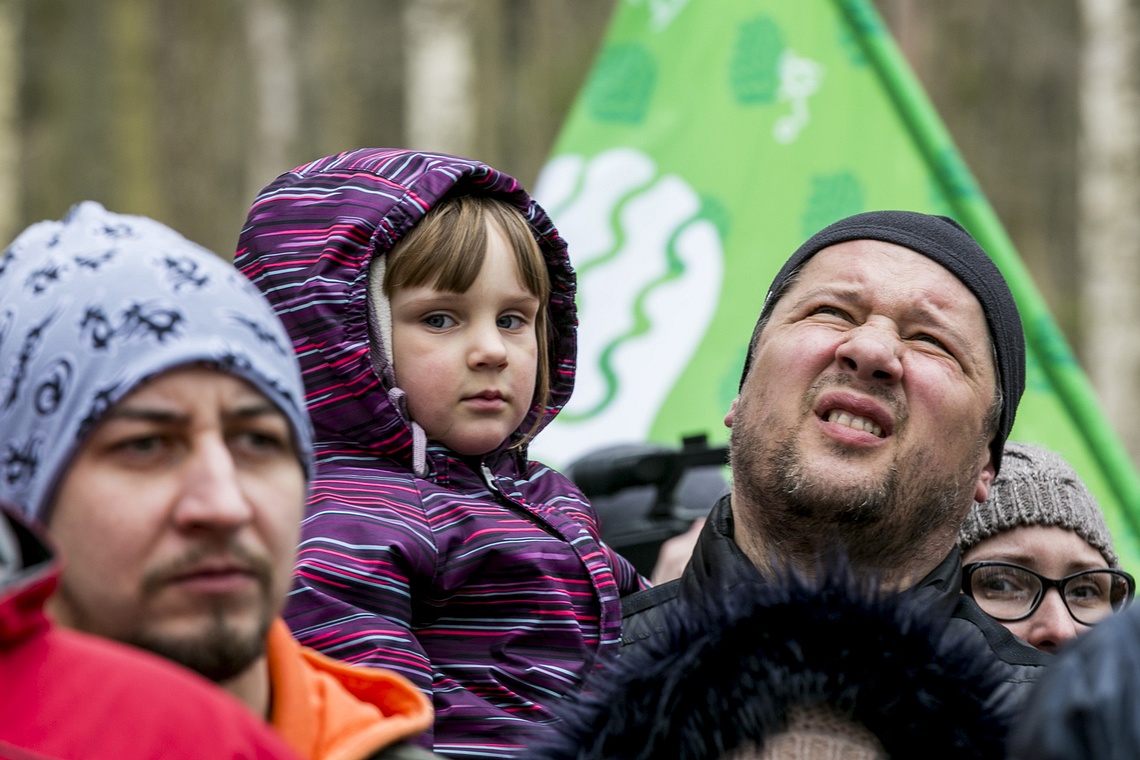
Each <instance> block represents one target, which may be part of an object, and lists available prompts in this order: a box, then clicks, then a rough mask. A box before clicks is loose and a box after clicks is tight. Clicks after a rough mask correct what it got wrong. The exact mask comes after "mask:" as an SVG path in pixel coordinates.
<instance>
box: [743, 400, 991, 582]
mask: <svg viewBox="0 0 1140 760" xmlns="http://www.w3.org/2000/svg"><path fill="white" fill-rule="evenodd" d="M809 395H810V394H809ZM743 418H744V415H741V414H739V412H738V415H737V419H739V420H741V421H743ZM801 424H802V423H801ZM757 427H764V425H763V423H762V424H761V425H760V426H754V425H750V424H736V423H734V425H733V428H732V435H731V444H730V451H731V461H732V470H733V483H734V485H733V493H734V495H735V496H736V497H737V499H736V500H735V501H734V503H733V515H734V517H735V519H736V521H737V524H738V526H739V527H738V528H737V531H738V534H739V532H740V531H741V530H744V531H747V532H748V537H749V538H750V539H751V540H752V542H753V545H758V546H761V547H763V549H764V550H765V551H767V552H768V553H769V555H770V560H771V561H775V562H778V563H791V564H794V565H802V564H803V563H805V562H808V563H810V562H813V561H816V560H819V559H825V558H829V557H835V556H837V555H839V554H842V555H843V556H844V557H845V558H846V560H847V561H848V562H850V563H851V565H852V566H854V567H857V568H861V569H865V570H872V571H874V572H876V573H878V574H882V575H887V576H890V575H893V574H894V573H893V572H892V571H897V570H901V571H905V570H906V569H907V568H911V567H913V566H915V564H916V563H922V564H927V565H928V564H930V561H931V559H932V558H931V557H930V556H928V554H929V551H930V547H931V546H932V545H935V544H939V543H953V540H952V539H953V537H954V536H956V535H957V531H958V526H959V524H960V523H961V521H962V519H963V517H964V515H965V513H966V511H967V510H968V509H969V507H970V505H971V504H972V503H973V490H974V488H975V486H976V483H977V473H976V468H977V463H978V461H979V459H980V457H981V454H982V452H983V450H984V449H985V446H986V441H985V440H984V436H981V435H979V436H978V438H977V440H976V441H975V442H974V445H973V446H972V447H971V448H970V450H969V451H968V452H967V454H966V456H965V457H963V458H962V461H960V462H958V463H957V466H946V468H945V471H944V472H937V471H936V469H935V468H934V466H933V462H934V460H935V459H936V457H934V456H933V454H934V450H933V449H932V448H930V447H922V448H919V449H918V450H916V451H913V452H910V453H909V454H908V455H907V461H905V462H902V461H899V460H898V458H896V460H895V461H893V462H891V463H890V464H889V466H887V467H886V469H885V471H883V472H881V473H879V476H878V477H876V478H874V479H872V480H861V481H855V482H848V483H841V482H837V480H836V479H835V477H829V476H828V473H827V472H826V470H824V469H823V468H822V467H820V468H813V467H810V466H806V465H807V463H806V462H805V461H804V455H803V453H802V451H801V445H800V441H799V437H798V433H799V432H800V428H799V427H796V426H795V425H793V426H791V427H789V428H786V429H783V430H777V431H773V434H772V435H763V436H762V435H760V434H759V430H758V429H757ZM904 430H905V417H902V418H901V421H900V424H898V425H897V426H896V429H895V430H894V431H893V432H892V434H893V435H899V434H901V433H902V432H903V431H904ZM835 453H836V454H837V455H839V456H848V457H850V458H852V459H855V458H857V457H858V456H859V454H858V453H857V452H850V451H846V450H845V449H843V448H842V447H840V446H838V445H837V446H836V447H835ZM736 501H739V502H741V503H736ZM739 542H740V541H739V539H738V543H739ZM946 550H947V551H948V550H949V546H947V549H946ZM937 559H938V560H939V561H940V560H941V557H939V558H937Z"/></svg>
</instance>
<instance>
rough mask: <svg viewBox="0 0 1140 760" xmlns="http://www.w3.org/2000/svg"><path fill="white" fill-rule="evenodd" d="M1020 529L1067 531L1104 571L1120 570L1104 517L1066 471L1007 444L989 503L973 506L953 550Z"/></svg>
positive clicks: (1056, 460) (1046, 457) (1050, 457)
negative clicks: (1088, 549)
mask: <svg viewBox="0 0 1140 760" xmlns="http://www.w3.org/2000/svg"><path fill="white" fill-rule="evenodd" d="M1022 525H1045V526H1050V525H1056V526H1059V527H1062V528H1068V529H1069V530H1071V531H1073V532H1074V533H1076V534H1077V535H1078V536H1080V537H1081V538H1083V539H1084V540H1085V541H1087V542H1088V543H1089V545H1090V546H1092V547H1093V548H1094V549H1096V550H1097V551H1099V552H1100V553H1101V554H1102V555H1104V559H1105V561H1107V562H1108V565H1109V567H1114V568H1119V567H1120V564H1119V560H1118V559H1117V556H1116V552H1115V551H1113V548H1112V536H1111V535H1110V534H1109V532H1108V526H1107V525H1105V522H1104V514H1103V513H1102V512H1101V509H1100V506H1099V505H1098V504H1097V503H1096V499H1095V498H1093V495H1092V494H1091V493H1089V489H1088V488H1087V487H1086V486H1085V484H1084V483H1083V482H1082V481H1081V478H1080V476H1079V475H1077V473H1076V470H1074V469H1073V467H1072V465H1070V464H1069V463H1068V462H1066V461H1065V460H1064V459H1063V458H1062V457H1061V456H1060V455H1059V454H1057V453H1055V452H1053V451H1050V450H1049V449H1046V448H1042V447H1041V446H1033V445H1030V444H1027V443H1017V442H1015V441H1009V442H1008V443H1006V445H1005V466H1004V467H1002V471H1001V474H1000V475H998V476H997V478H995V479H994V482H993V487H992V488H991V489H990V497H989V498H988V499H986V500H985V502H982V503H980V504H979V503H978V502H975V503H974V506H973V508H972V509H971V510H970V513H969V514H968V515H967V516H966V521H965V522H964V523H962V529H961V531H959V533H958V546H959V547H961V549H962V551H963V552H965V551H966V550H967V549H969V548H970V547H972V546H974V545H975V544H977V543H978V542H980V541H983V540H985V539H987V538H990V537H991V536H996V535H997V534H999V533H1004V532H1005V531H1007V530H1010V529H1011V528H1017V527H1019V526H1022Z"/></svg>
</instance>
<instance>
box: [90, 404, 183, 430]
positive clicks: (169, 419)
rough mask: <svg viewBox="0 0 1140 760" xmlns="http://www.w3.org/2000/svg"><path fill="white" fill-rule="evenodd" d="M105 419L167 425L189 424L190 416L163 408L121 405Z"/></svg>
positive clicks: (112, 410) (108, 413)
mask: <svg viewBox="0 0 1140 760" xmlns="http://www.w3.org/2000/svg"><path fill="white" fill-rule="evenodd" d="M105 419H109V420H110V419H115V420H130V421H132V422H154V423H161V424H165V425H171V424H178V425H186V424H189V422H190V418H189V417H187V416H186V415H184V414H176V413H174V412H167V411H163V410H162V409H147V408H138V407H129V406H127V407H119V408H117V409H111V410H110V411H109V412H107V414H106V416H105Z"/></svg>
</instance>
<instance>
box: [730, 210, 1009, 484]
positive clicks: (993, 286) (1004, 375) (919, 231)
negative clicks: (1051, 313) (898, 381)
mask: <svg viewBox="0 0 1140 760" xmlns="http://www.w3.org/2000/svg"><path fill="white" fill-rule="evenodd" d="M849 240H881V241H883V242H885V243H894V244H895V245H901V246H903V247H905V248H909V249H911V250H912V251H914V252H915V253H921V254H922V255H923V256H926V257H927V258H929V259H932V260H933V261H936V262H938V263H939V264H941V265H942V266H943V267H944V268H945V269H946V270H948V271H949V272H950V274H952V275H954V276H955V277H957V278H958V279H959V280H961V281H962V284H963V285H965V286H966V287H967V288H969V289H970V292H971V293H973V294H974V297H975V298H977V299H978V303H980V304H981V305H982V313H983V314H985V316H986V324H987V325H989V328H990V338H991V339H992V340H993V344H994V351H995V353H996V354H997V374H998V379H999V381H1000V383H1001V392H1002V408H1001V416H1000V417H999V419H998V426H997V431H996V432H995V434H994V439H993V442H991V443H990V453H991V454H992V456H993V464H994V470H995V471H996V470H998V469H999V468H1000V466H1001V455H1002V449H1003V448H1004V447H1005V439H1006V438H1007V437H1008V436H1009V431H1010V430H1011V429H1012V428H1013V418H1014V415H1015V414H1016V413H1017V404H1018V402H1019V401H1020V400H1021V394H1022V392H1023V391H1024V390H1025V332H1024V331H1023V330H1022V327H1021V315H1020V314H1019V313H1018V311H1017V304H1016V303H1014V300H1013V294H1012V293H1010V291H1009V286H1008V285H1007V284H1006V282H1005V278H1004V277H1002V274H1001V272H1000V271H998V268H997V266H996V265H995V264H994V263H993V261H992V260H991V259H990V257H989V256H988V255H987V254H986V252H985V251H983V250H982V247H981V246H980V245H978V243H977V241H975V240H974V239H973V238H972V237H970V234H969V233H968V232H966V230H964V229H962V227H961V225H959V224H958V223H957V222H955V221H954V220H953V219H950V218H948V217H945V216H931V215H929V214H919V213H916V212H914V211H870V212H867V213H865V214H856V215H855V216H849V217H847V218H846V219H840V220H839V221H838V222H835V223H834V224H832V225H830V226H828V227H825V228H823V229H822V230H820V231H819V232H817V233H816V234H815V235H813V236H812V237H811V238H810V239H808V241H807V242H806V243H804V244H803V245H801V246H800V247H799V249H798V250H797V251H796V252H795V253H793V254H792V257H791V258H790V259H788V260H787V262H786V263H785V264H784V266H783V267H782V268H781V269H780V271H779V272H777V273H776V279H774V280H773V281H772V285H771V286H770V287H769V288H768V295H766V296H765V297H764V308H763V309H762V310H761V312H760V319H759V321H758V322H757V329H756V330H755V331H753V333H752V340H751V342H750V343H749V346H748V356H747V358H746V359H745V361H744V373H743V374H742V375H741V378H740V384H741V386H742V387H743V385H744V378H746V377H747V376H748V371H749V369H750V368H751V367H752V355H753V352H754V351H755V348H756V340H757V338H758V337H759V333H760V330H759V327H760V325H762V324H763V323H764V321H765V320H766V319H767V318H768V315H769V314H770V313H771V311H772V308H773V307H774V306H775V305H776V301H778V300H779V298H780V296H782V295H783V291H784V288H785V284H786V283H787V281H788V278H789V277H791V276H792V275H793V274H795V273H796V272H797V271H798V270H799V269H800V267H802V266H803V265H804V262H806V261H807V260H808V259H810V258H811V257H812V256H814V255H815V254H817V253H819V252H820V251H822V250H823V249H824V248H827V247H828V246H832V245H836V244H838V243H845V242H847V241H849Z"/></svg>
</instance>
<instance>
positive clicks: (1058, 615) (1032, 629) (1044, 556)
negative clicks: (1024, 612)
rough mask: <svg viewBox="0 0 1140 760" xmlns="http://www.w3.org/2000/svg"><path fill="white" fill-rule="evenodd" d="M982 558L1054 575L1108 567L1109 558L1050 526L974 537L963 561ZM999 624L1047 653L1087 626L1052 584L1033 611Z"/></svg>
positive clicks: (1063, 530) (1083, 630)
mask: <svg viewBox="0 0 1140 760" xmlns="http://www.w3.org/2000/svg"><path fill="white" fill-rule="evenodd" d="M987 561H999V562H1012V563H1014V564H1017V565H1021V566H1022V567H1026V568H1029V569H1030V570H1033V571H1035V572H1037V573H1040V574H1041V575H1044V576H1045V577H1047V578H1056V579H1060V578H1064V577H1065V576H1066V575H1072V574H1073V573H1077V572H1080V571H1082V570H1103V569H1107V568H1108V562H1106V561H1105V559H1104V557H1103V556H1101V553H1100V552H1099V551H1098V550H1097V549H1094V548H1093V547H1092V546H1091V545H1090V544H1089V543H1088V542H1087V541H1085V540H1084V539H1083V538H1081V537H1080V536H1078V535H1077V534H1076V533H1074V532H1073V531H1071V530H1069V529H1068V528H1061V527H1057V526H1053V525H1051V526H1044V525H1027V526H1022V527H1018V528H1013V529H1011V530H1007V531H1005V532H1004V533H999V534H998V535H996V536H991V537H990V538H987V539H985V540H984V541H980V542H978V543H977V544H975V545H974V546H972V547H970V549H969V550H968V551H966V552H965V553H964V554H963V555H962V564H963V565H968V564H970V563H971V562H987ZM1002 625H1004V626H1005V627H1006V628H1008V629H1009V630H1010V631H1011V632H1012V633H1013V634H1014V635H1015V636H1018V637H1020V638H1022V639H1024V640H1025V641H1027V642H1029V643H1030V644H1032V645H1033V646H1035V647H1037V648H1038V649H1041V650H1044V651H1047V652H1052V651H1056V650H1057V648H1059V647H1060V646H1062V645H1063V644H1065V642H1067V641H1069V640H1070V639H1074V638H1076V637H1077V636H1080V635H1082V634H1084V633H1086V632H1087V631H1088V630H1089V628H1090V627H1089V626H1087V625H1082V624H1081V623H1078V622H1077V621H1076V620H1074V619H1073V616H1072V615H1070V614H1069V610H1068V609H1067V608H1066V607H1065V603H1064V601H1063V600H1062V599H1061V594H1060V592H1059V591H1058V590H1057V589H1056V588H1050V589H1048V590H1047V591H1046V592H1045V596H1044V598H1043V599H1042V600H1041V605H1040V606H1039V607H1038V608H1037V609H1036V610H1035V611H1034V612H1033V614H1032V615H1030V616H1029V617H1027V618H1025V619H1024V620H1018V621H1015V622H1002Z"/></svg>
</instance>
